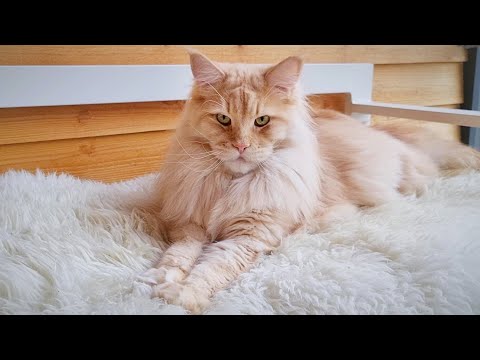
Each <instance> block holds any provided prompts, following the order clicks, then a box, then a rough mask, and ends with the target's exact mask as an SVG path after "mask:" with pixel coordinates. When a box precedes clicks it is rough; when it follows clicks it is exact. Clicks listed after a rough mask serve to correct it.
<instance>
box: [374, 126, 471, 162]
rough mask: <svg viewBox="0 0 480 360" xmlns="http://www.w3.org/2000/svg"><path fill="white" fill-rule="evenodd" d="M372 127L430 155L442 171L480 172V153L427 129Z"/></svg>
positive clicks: (415, 127) (417, 127)
mask: <svg viewBox="0 0 480 360" xmlns="http://www.w3.org/2000/svg"><path fill="white" fill-rule="evenodd" d="M372 127H373V128H375V129H377V130H381V131H384V132H386V133H388V134H390V135H391V136H393V137H395V138H397V139H399V140H401V141H403V142H406V143H407V144H410V145H413V146H414V147H416V148H417V149H419V150H420V151H422V152H424V153H426V154H427V155H429V156H430V157H431V158H432V159H433V161H434V162H435V163H436V164H437V165H438V167H439V168H440V169H442V170H458V169H477V170H480V152H478V151H477V150H475V149H473V148H471V147H469V146H466V145H464V144H462V143H460V142H458V141H454V140H446V139H441V138H438V136H436V135H435V134H434V133H433V132H432V131H431V130H429V129H427V128H422V127H420V126H414V125H406V124H398V123H397V124H395V123H384V124H375V125H372Z"/></svg>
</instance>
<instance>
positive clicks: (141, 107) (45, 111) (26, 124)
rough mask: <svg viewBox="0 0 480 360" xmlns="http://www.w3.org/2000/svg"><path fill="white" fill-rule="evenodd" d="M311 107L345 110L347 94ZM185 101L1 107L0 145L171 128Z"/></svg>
mask: <svg viewBox="0 0 480 360" xmlns="http://www.w3.org/2000/svg"><path fill="white" fill-rule="evenodd" d="M309 99H310V102H311V104H312V106H315V107H322V108H327V109H334V110H337V111H344V105H345V95H343V94H332V95H312V96H311V97H310V98H309ZM183 105H184V102H183V101H164V102H145V103H128V104H127V103H123V104H101V105H75V106H44V107H29V108H3V109H1V108H0V145H1V144H16V143H27V142H35V141H48V140H60V139H75V138H86V137H94V136H106V135H116V134H128V133H141V132H149V131H159V130H172V129H174V128H175V126H176V123H177V119H178V118H179V117H180V115H181V112H182V109H183Z"/></svg>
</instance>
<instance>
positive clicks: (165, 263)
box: [138, 224, 208, 285]
mask: <svg viewBox="0 0 480 360" xmlns="http://www.w3.org/2000/svg"><path fill="white" fill-rule="evenodd" d="M168 233H169V240H170V242H171V243H172V244H171V245H170V247H169V248H168V249H167V250H166V251H165V252H164V254H163V255H162V258H161V259H160V261H159V262H158V264H157V265H156V266H155V267H154V268H152V269H150V270H148V271H146V272H145V273H143V274H142V275H141V276H140V277H139V278H138V279H139V280H140V281H143V282H145V283H148V284H151V285H155V284H160V283H163V282H165V281H167V282H176V281H180V280H182V279H184V278H185V277H186V276H187V275H188V274H189V272H190V270H191V269H192V267H193V264H194V263H195V261H196V260H197V259H198V257H199V256H200V254H201V253H202V249H203V246H204V245H205V244H206V243H208V238H207V234H206V232H205V230H204V229H203V228H201V227H200V226H198V225H196V224H188V225H186V226H182V227H180V228H174V229H170V230H169V232H168Z"/></svg>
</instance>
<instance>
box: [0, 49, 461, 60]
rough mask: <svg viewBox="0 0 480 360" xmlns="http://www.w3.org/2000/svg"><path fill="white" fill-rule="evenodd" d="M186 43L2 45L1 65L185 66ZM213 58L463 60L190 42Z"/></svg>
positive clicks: (433, 54)
mask: <svg viewBox="0 0 480 360" xmlns="http://www.w3.org/2000/svg"><path fill="white" fill-rule="evenodd" d="M185 47H186V46H176V45H156V46H144V45H3V46H0V65H129V64H132V65H133V64H137V65H148V64H187V63H188V55H187V53H186V50H185ZM190 47H192V48H196V49H198V50H200V51H202V52H203V53H204V54H206V55H207V56H209V57H211V58H212V59H213V60H216V61H227V62H247V63H273V62H277V61H280V60H282V59H283V58H286V57H288V56H291V55H300V56H302V57H303V58H304V59H305V61H306V62H307V63H338V62H340V63H342V62H360V63H361V62H365V63H373V64H401V63H427V62H464V61H466V60H467V53H466V50H465V49H464V48H463V47H462V46H457V45H289V46H285V45H222V46H217V45H205V46H198V45H192V46H190Z"/></svg>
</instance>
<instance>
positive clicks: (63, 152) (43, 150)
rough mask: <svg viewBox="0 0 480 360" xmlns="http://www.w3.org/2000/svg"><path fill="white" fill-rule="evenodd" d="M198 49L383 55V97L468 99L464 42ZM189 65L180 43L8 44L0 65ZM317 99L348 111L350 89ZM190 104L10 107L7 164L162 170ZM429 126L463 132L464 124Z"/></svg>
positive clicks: (4, 117) (323, 56) (354, 57)
mask: <svg viewBox="0 0 480 360" xmlns="http://www.w3.org/2000/svg"><path fill="white" fill-rule="evenodd" d="M193 47H195V48H197V49H199V50H200V51H202V52H203V53H205V54H206V55H207V56H209V57H211V58H212V59H214V60H218V61H230V62H239V61H241V62H249V63H274V62H276V61H279V60H281V59H283V58H285V57H287V56H289V55H301V56H303V57H304V59H305V61H306V62H310V63H344V62H353V63H354V62H366V63H373V64H375V68H374V83H373V100H375V101H381V102H391V103H406V104H414V105H415V104H418V105H426V106H441V107H448V108H458V107H459V106H460V105H461V104H462V103H463V92H462V88H463V72H462V69H463V68H462V66H463V64H462V63H463V62H464V61H466V52H465V50H464V49H463V48H462V47H459V46H193ZM186 63H188V56H187V54H186V52H185V49H184V47H180V46H0V66H1V65H115V64H117V65H119V64H122V65H134V64H186ZM311 101H312V103H313V105H314V106H317V107H324V108H331V109H335V110H338V111H343V110H344V105H345V97H344V96H343V95H342V94H336V95H314V96H311ZM182 106H183V102H182V101H167V102H145V103H121V104H98V105H69V106H45V107H31V108H28V107H27V108H24V107H22V108H1V109H0V172H3V171H5V170H8V169H26V170H34V169H36V168H41V169H43V170H46V171H59V172H61V171H64V172H68V173H70V174H73V175H76V176H79V177H81V178H88V179H95V180H101V181H105V182H113V181H119V180H125V179H130V178H133V177H136V176H139V175H143V174H146V173H149V172H153V171H157V170H158V169H159V168H160V166H159V164H160V163H161V159H162V157H163V155H164V152H165V149H166V146H167V145H168V141H169V137H170V136H171V134H172V131H173V129H174V128H175V123H176V119H177V118H178V116H179V114H180V112H181V109H182ZM372 121H373V122H381V121H386V119H385V118H383V117H380V116H373V117H372ZM389 121H391V119H389ZM395 121H409V122H414V120H405V119H396V120H395ZM421 124H422V126H428V127H431V128H432V129H434V130H435V131H436V132H437V133H438V134H439V135H440V136H443V137H445V138H455V139H458V128H457V127H456V126H453V125H449V124H436V123H423V122H422V123H421Z"/></svg>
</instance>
